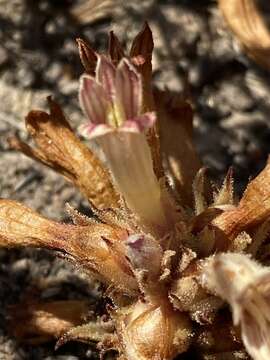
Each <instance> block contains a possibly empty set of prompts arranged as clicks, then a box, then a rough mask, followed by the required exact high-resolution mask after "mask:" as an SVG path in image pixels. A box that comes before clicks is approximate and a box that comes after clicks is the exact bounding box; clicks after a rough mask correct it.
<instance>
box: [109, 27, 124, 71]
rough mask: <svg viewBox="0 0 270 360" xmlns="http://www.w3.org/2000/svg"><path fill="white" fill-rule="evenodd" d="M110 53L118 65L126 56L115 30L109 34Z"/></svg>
mask: <svg viewBox="0 0 270 360" xmlns="http://www.w3.org/2000/svg"><path fill="white" fill-rule="evenodd" d="M109 54H110V57H111V60H112V62H113V63H114V65H117V64H118V63H119V62H120V60H121V59H122V58H123V57H124V56H125V53H124V50H123V48H122V46H121V44H120V41H119V40H118V37H117V36H116V35H115V34H114V32H113V31H110V34H109Z"/></svg>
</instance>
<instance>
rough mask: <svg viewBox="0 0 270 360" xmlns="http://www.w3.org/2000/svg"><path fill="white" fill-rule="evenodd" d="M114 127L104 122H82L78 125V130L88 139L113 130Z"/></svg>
mask: <svg viewBox="0 0 270 360" xmlns="http://www.w3.org/2000/svg"><path fill="white" fill-rule="evenodd" d="M113 131H114V129H113V128H112V127H111V126H109V125H106V124H98V125H94V124H84V125H82V126H80V128H79V132H80V133H81V134H82V135H83V136H84V137H86V138H88V139H94V138H97V137H100V136H104V135H106V134H108V133H111V132H113Z"/></svg>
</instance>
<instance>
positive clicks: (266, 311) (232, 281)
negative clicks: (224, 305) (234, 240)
mask: <svg viewBox="0 0 270 360" xmlns="http://www.w3.org/2000/svg"><path fill="white" fill-rule="evenodd" d="M202 283H203V285H204V286H205V287H207V288H208V289H209V290H210V291H212V292H214V293H215V294H217V295H219V296H220V297H222V298H223V299H224V300H226V301H227V302H228V303H229V304H230V305H231V307H232V312H233V320H234V324H235V325H241V332H242V339H243V343H244V345H245V347H246V349H247V351H248V353H249V354H250V355H251V356H252V358H253V359H254V360H269V359H270V269H269V268H267V267H263V266H261V265H259V264H258V263H257V262H256V261H254V260H252V259H251V258H250V257H249V256H248V255H244V254H236V253H226V254H225V253H223V254H218V255H214V256H213V257H211V258H210V259H209V260H207V261H206V262H205V264H204V266H203V275H202Z"/></svg>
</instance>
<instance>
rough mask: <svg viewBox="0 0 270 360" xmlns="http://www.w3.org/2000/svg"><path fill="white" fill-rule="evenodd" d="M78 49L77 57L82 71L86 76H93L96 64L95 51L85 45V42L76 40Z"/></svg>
mask: <svg viewBox="0 0 270 360" xmlns="http://www.w3.org/2000/svg"><path fill="white" fill-rule="evenodd" d="M76 41H77V44H78V49H79V55H80V59H81V62H82V65H83V67H84V70H85V72H86V73H87V74H90V75H94V74H95V69H96V64H97V55H96V53H95V51H94V50H93V49H92V48H91V47H90V45H89V44H87V42H86V41H84V40H82V39H80V38H78V39H76Z"/></svg>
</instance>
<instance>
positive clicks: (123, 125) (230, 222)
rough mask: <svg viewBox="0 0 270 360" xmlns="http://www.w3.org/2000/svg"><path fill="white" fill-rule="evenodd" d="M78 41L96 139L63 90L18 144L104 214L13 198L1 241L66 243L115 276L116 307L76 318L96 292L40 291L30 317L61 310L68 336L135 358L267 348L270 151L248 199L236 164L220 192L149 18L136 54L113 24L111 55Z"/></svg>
mask: <svg viewBox="0 0 270 360" xmlns="http://www.w3.org/2000/svg"><path fill="white" fill-rule="evenodd" d="M78 45H79V52H80V57H81V60H82V63H83V65H84V68H85V73H84V74H83V75H82V77H81V79H80V87H79V101H80V104H81V107H82V110H83V112H84V115H85V118H86V119H85V121H84V124H83V125H82V131H83V134H84V136H85V137H86V142H92V143H95V146H91V149H93V150H90V148H88V147H87V145H85V144H84V143H82V142H80V140H79V139H78V138H77V137H76V135H74V133H73V132H72V130H71V127H70V125H69V123H68V122H67V120H66V118H65V116H64V114H63V112H62V110H61V108H60V107H59V105H58V104H56V103H55V102H54V101H53V100H52V99H51V98H49V99H48V100H49V106H50V113H45V112H43V111H32V112H30V113H29V115H28V116H27V118H26V128H27V130H28V131H29V133H30V134H31V135H32V137H33V138H34V140H35V142H36V145H37V146H36V147H35V148H32V147H30V146H29V145H27V144H26V143H24V142H22V141H21V140H20V139H18V138H12V139H10V144H11V146H12V147H13V148H16V149H18V150H20V151H22V152H23V153H24V154H26V155H27V156H30V157H32V158H34V159H36V160H38V161H40V162H42V163H44V164H45V165H47V166H49V167H51V168H53V169H55V170H56V171H58V172H60V173H61V174H63V175H64V176H65V177H66V178H67V179H68V180H69V181H71V182H73V184H74V185H75V186H76V187H77V188H78V189H79V190H80V191H81V192H82V194H84V195H85V196H86V197H87V199H88V200H89V203H90V206H91V209H92V211H93V213H94V214H95V218H94V219H92V218H88V217H86V216H84V215H82V214H80V213H79V212H78V211H77V210H75V209H73V208H72V207H71V206H68V207H67V210H68V213H69V215H70V216H71V218H72V221H73V224H62V223H58V222H54V221H51V220H48V219H45V218H44V217H42V216H40V215H39V214H37V213H36V212H34V211H32V210H30V209H29V208H27V207H26V206H23V205H21V204H19V203H17V202H15V201H12V200H6V199H1V200H0V246H5V247H22V246H32V247H43V248H48V249H52V250H55V251H57V252H61V253H62V254H64V256H65V257H66V258H68V259H69V260H71V261H72V262H74V263H75V264H76V265H79V266H80V268H81V269H82V270H83V271H85V272H86V274H91V276H93V275H94V276H95V277H96V278H97V279H99V280H100V281H101V282H103V283H104V284H106V285H107V286H108V288H107V291H106V295H107V296H108V297H110V298H111V300H112V303H113V307H110V308H108V314H107V320H106V319H104V318H100V319H96V321H94V320H93V319H92V320H91V321H90V322H86V323H84V324H82V325H80V326H77V325H78V321H79V320H78V319H80V314H81V315H83V314H85V304H80V303H79V304H78V303H72V304H70V302H67V303H66V310H67V309H69V307H70V306H71V305H72V311H70V312H69V311H65V312H63V311H59V304H57V303H55V302H54V303H52V304H49V303H47V304H35V306H33V309H32V311H33V312H35V313H34V315H33V314H32V323H31V329H35V331H37V332H38V331H39V333H40V332H41V330H40V329H41V328H42V329H43V330H44V329H46V339H47V338H48V337H49V330H48V326H46V323H47V322H48V319H49V318H50V321H52V317H53V323H54V327H52V329H54V330H52V331H54V333H53V334H51V335H52V336H54V337H55V336H60V339H59V341H58V343H57V346H60V345H61V344H63V343H65V342H66V341H68V340H70V339H72V340H81V341H88V340H89V341H96V342H98V343H99V346H101V347H102V349H103V351H105V349H106V348H113V349H116V350H118V352H119V359H123V360H124V359H126V360H165V359H166V360H170V359H173V358H174V357H175V356H177V355H178V354H182V353H186V354H187V355H188V356H191V357H192V356H196V357H198V358H200V359H205V360H207V359H214V360H215V359H216V360H218V359H243V358H246V357H247V356H248V355H247V353H248V354H249V355H251V356H252V357H253V358H254V359H255V360H262V359H263V360H266V359H269V358H270V340H269V336H268V335H269V330H270V305H269V299H270V275H269V274H270V270H269V269H268V268H267V267H266V266H264V265H266V264H267V261H268V260H269V254H270V253H269V243H268V231H269V230H270V222H269V215H270V200H269V199H270V188H269V180H270V163H268V164H267V165H266V167H265V169H264V170H263V171H262V172H261V173H260V174H259V175H258V176H257V177H256V178H255V179H254V180H252V181H251V182H250V183H249V185H248V187H247V189H246V191H245V193H244V195H243V197H242V199H241V200H240V201H239V202H237V201H236V200H235V197H234V194H233V176H232V170H231V169H230V170H229V171H228V174H227V176H226V178H225V180H224V183H223V185H222V186H221V187H220V188H219V189H218V190H213V191H212V188H211V186H210V183H209V181H208V179H207V177H206V174H205V169H204V168H201V164H200V161H199V159H198V156H197V154H196V151H195V148H194V146H193V142H192V107H191V105H190V103H189V101H188V99H185V98H183V96H181V95H176V94H171V93H170V92H169V91H167V90H166V91H158V90H154V89H152V85H151V74H152V67H151V57H152V50H153V40H152V33H151V30H150V28H149V27H148V25H147V24H146V25H145V26H144V28H143V30H142V31H141V32H140V33H139V34H138V35H137V37H136V38H135V39H134V41H133V44H132V47H131V51H130V54H129V55H125V54H124V51H123V49H122V47H121V45H120V43H119V41H118V39H117V38H116V36H115V35H114V34H113V33H111V34H110V41H109V52H108V54H107V55H100V54H98V53H96V52H95V51H94V50H92V49H91V47H90V46H89V45H88V44H87V43H86V42H84V41H83V40H81V39H79V40H78ZM97 219H98V220H97ZM259 263H261V264H259ZM226 304H229V305H230V307H228V306H227V305H226ZM62 307H63V304H62V303H61V306H60V308H62ZM27 309H28V310H27V314H29V317H31V306H28V307H27ZM38 309H43V312H42V319H40V318H39V315H38V314H39V312H38ZM44 309H45V310H46V312H44V311H45V310H44ZM76 309H77V310H78V312H77V316H75V315H76ZM40 311H41V310H40ZM50 312H51V313H50ZM17 313H20V314H21V312H18V311H17ZM49 313H50V314H49ZM52 314H53V315H52ZM68 314H69V317H68ZM231 314H232V315H231ZM15 315H16V312H15ZM15 315H14V316H15ZM108 316H109V320H108ZM65 317H67V319H66V320H67V321H65V322H63V318H65ZM60 318H61V319H62V320H61V321H62V322H61V323H59V326H58V327H57V326H56V325H57V321H60ZM33 319H35V323H34V324H33V321H34V320H33ZM24 322H25V326H24V328H27V319H25V317H24ZM72 322H73V324H72ZM28 325H29V326H30V324H29V323H28ZM60 325H61V326H60ZM72 325H73V326H72ZM239 325H240V330H239V328H238V326H239ZM19 330H20V331H19ZM19 330H18V329H17V331H16V334H17V335H18V334H21V336H23V337H24V338H26V337H27V332H24V331H22V329H21V328H20V329H19ZM44 331H45V330H44ZM217 332H218V333H221V334H224V339H219V338H218V336H217ZM56 333H57V335H56ZM241 339H242V340H241Z"/></svg>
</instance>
